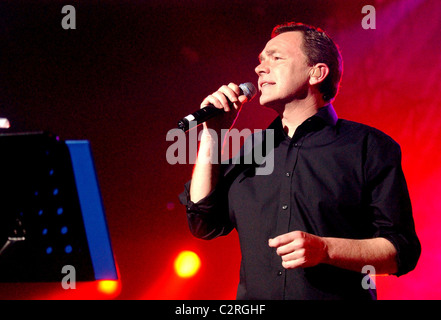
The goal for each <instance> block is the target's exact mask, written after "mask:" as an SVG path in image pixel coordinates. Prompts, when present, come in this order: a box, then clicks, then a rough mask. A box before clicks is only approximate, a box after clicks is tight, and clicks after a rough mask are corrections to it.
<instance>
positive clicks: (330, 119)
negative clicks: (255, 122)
mask: <svg viewBox="0 0 441 320" xmlns="http://www.w3.org/2000/svg"><path fill="white" fill-rule="evenodd" d="M311 120H312V121H316V120H319V121H320V120H321V121H322V122H324V123H325V125H329V126H335V125H336V124H337V120H338V116H337V113H336V112H335V110H334V107H333V106H332V104H330V103H329V104H327V105H325V106H323V107H321V108H320V109H318V111H317V113H316V114H315V115H313V116H312V117H310V118H308V119H306V120H305V122H311ZM305 122H304V123H305ZM268 129H274V130H276V132H283V134H284V136H286V133H285V131H284V130H283V125H282V119H281V118H280V117H277V118H276V119H275V120H274V121H273V122H272V123H271V125H270V126H269V127H268Z"/></svg>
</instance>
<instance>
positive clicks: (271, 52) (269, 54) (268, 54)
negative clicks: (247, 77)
mask: <svg viewBox="0 0 441 320" xmlns="http://www.w3.org/2000/svg"><path fill="white" fill-rule="evenodd" d="M276 52H277V50H274V49H271V50H266V51H265V54H266V55H267V56H272V55H274V53H276ZM262 53H264V52H261V53H260V54H259V56H258V57H257V58H258V59H259V61H262Z"/></svg>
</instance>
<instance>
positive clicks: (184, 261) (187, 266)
mask: <svg viewBox="0 0 441 320" xmlns="http://www.w3.org/2000/svg"><path fill="white" fill-rule="evenodd" d="M200 266H201V259H200V258H199V256H198V255H197V254H196V253H194V252H193V251H189V250H185V251H182V252H181V253H179V255H178V256H177V258H176V260H175V271H176V273H177V274H178V276H179V277H181V278H189V277H192V276H194V275H195V274H196V273H197V272H198V271H199V268H200Z"/></svg>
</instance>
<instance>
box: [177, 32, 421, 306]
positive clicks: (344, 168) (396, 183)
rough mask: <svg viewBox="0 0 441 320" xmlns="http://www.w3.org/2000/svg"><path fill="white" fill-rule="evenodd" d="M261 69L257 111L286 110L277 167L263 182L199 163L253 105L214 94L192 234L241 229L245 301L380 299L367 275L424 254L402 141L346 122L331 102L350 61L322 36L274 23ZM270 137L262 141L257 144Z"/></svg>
mask: <svg viewBox="0 0 441 320" xmlns="http://www.w3.org/2000/svg"><path fill="white" fill-rule="evenodd" d="M255 71H256V73H257V76H258V89H259V91H260V104H262V105H263V106H265V107H268V108H271V109H273V110H275V111H276V112H277V113H278V117H277V118H276V119H275V120H274V122H273V123H272V124H271V125H270V126H269V128H268V129H271V132H273V133H274V134H273V135H271V139H274V143H273V145H274V148H272V149H271V150H266V157H273V160H274V169H273V170H272V172H270V173H268V174H265V175H259V174H256V169H257V168H258V167H259V165H262V164H256V163H253V164H243V162H240V161H238V162H237V161H236V162H232V163H229V164H218V162H217V161H211V162H210V161H205V160H204V161H201V160H200V159H201V158H204V159H206V157H207V156H208V157H209V156H210V153H212V152H213V150H214V148H220V144H221V142H219V141H218V140H219V139H217V138H216V137H214V136H213V135H214V134H217V135H218V136H220V135H219V134H220V130H221V129H224V128H229V127H230V126H231V124H232V122H233V121H234V119H235V117H236V116H237V115H238V111H239V110H240V108H241V106H242V104H243V103H244V102H245V101H246V97H245V96H244V95H242V94H241V91H240V89H239V87H238V86H237V85H236V84H234V83H230V84H229V85H224V86H222V87H220V88H219V90H218V91H216V92H214V93H213V94H211V95H209V96H208V97H206V98H205V99H204V100H203V102H202V104H201V107H205V106H207V105H209V104H212V105H214V106H215V107H217V108H220V109H224V111H225V113H224V114H223V115H222V116H219V117H216V118H213V119H211V120H209V121H207V122H205V123H204V124H203V129H202V130H203V131H202V136H201V142H200V145H199V152H198V159H197V161H196V164H195V167H194V170H193V175H192V179H191V181H189V182H188V183H187V184H186V186H185V191H184V193H182V194H181V195H180V199H181V202H182V203H183V204H184V205H185V206H186V208H187V217H188V222H189V226H190V230H191V232H192V233H193V235H194V236H196V237H198V238H202V239H213V238H216V237H218V236H221V235H226V234H228V233H229V232H230V231H231V230H232V229H233V228H236V230H237V232H238V235H239V240H240V248H241V253H242V261H241V267H240V283H239V285H238V290H237V299H328V300H329V299H376V291H375V289H372V288H371V287H367V288H366V287H365V286H363V285H362V279H363V277H364V276H365V275H364V274H362V269H363V268H364V267H365V266H372V267H373V268H375V271H376V273H377V274H394V275H397V276H400V275H402V274H405V273H407V272H409V271H411V270H413V269H414V268H415V266H416V264H417V261H418V259H419V256H420V252H421V247H420V243H419V240H418V238H417V235H416V232H415V227H414V221H413V217H412V208H411V203H410V199H409V194H408V190H407V186H406V181H405V178H404V175H403V171H402V167H401V150H400V147H399V145H398V144H397V143H396V142H395V141H394V140H392V139H391V138H390V137H389V136H387V135H386V134H384V133H382V132H380V131H379V130H377V129H374V128H372V127H369V126H366V125H363V124H360V123H356V122H352V121H348V120H343V119H339V118H338V117H337V114H336V112H335V111H334V108H333V106H332V104H331V102H332V101H333V99H334V98H335V96H336V94H337V92H338V87H339V83H340V80H341V76H342V59H341V55H340V52H339V50H338V48H337V46H336V45H335V44H334V42H333V41H332V40H331V39H330V38H329V37H328V36H327V34H326V33H325V32H323V31H322V30H320V29H317V28H314V27H312V26H307V25H304V24H300V23H287V24H284V25H280V26H277V27H275V28H274V30H273V32H272V36H271V39H270V40H269V41H268V42H267V44H266V46H265V48H264V49H263V51H262V52H261V54H260V55H259V65H258V66H257V67H256V69H255ZM227 99H228V100H230V101H231V102H232V103H233V106H234V107H230V106H229V105H228V100H227ZM356 107H357V103H356V102H354V108H356ZM266 132H269V130H266V131H264V132H263V133H262V134H261V138H260V139H254V138H256V137H253V139H252V141H254V142H253V143H254V145H253V147H254V148H257V147H259V145H260V146H261V145H262V144H263V141H264V140H265V139H268V138H269V137H270V136H268V135H266ZM218 144H219V145H218ZM242 156H243V153H242ZM239 157H240V155H239Z"/></svg>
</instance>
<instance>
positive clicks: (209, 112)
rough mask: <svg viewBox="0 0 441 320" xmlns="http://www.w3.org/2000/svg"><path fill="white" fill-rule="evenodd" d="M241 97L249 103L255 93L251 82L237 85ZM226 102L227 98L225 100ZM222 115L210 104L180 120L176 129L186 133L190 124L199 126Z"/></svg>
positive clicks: (221, 110)
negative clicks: (244, 97) (243, 96)
mask: <svg viewBox="0 0 441 320" xmlns="http://www.w3.org/2000/svg"><path fill="white" fill-rule="evenodd" d="M239 88H240V93H241V95H245V96H246V97H247V100H248V101H250V100H251V99H252V98H253V97H254V96H255V95H256V93H257V90H256V87H255V86H254V85H253V84H252V83H251V82H246V83H242V84H240V85H239ZM227 100H228V98H227ZM228 105H229V106H230V107H231V108H232V107H233V103H232V102H231V101H230V100H228ZM222 113H225V111H224V110H223V109H218V108H216V107H215V106H213V105H212V104H209V105H208V106H206V107H204V108H201V109H199V110H198V111H196V112H193V113H192V114H189V115H188V116H186V117H184V118H182V119H181V120H179V121H178V128H179V129H181V130H182V131H184V132H185V131H188V130H189V129H191V128H190V122H192V123H195V125H199V124H201V123H203V122H205V121H207V120H209V119H211V118H214V117H216V116H218V115H220V114H222Z"/></svg>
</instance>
